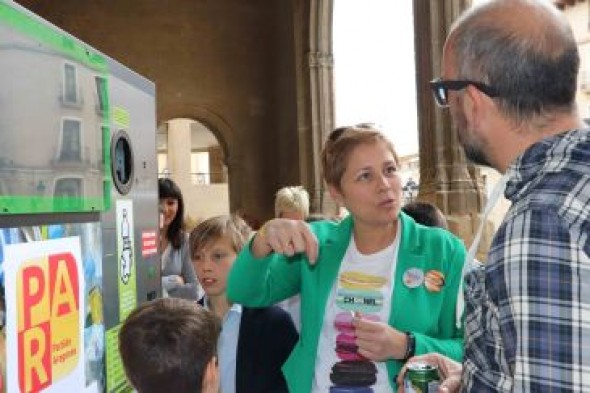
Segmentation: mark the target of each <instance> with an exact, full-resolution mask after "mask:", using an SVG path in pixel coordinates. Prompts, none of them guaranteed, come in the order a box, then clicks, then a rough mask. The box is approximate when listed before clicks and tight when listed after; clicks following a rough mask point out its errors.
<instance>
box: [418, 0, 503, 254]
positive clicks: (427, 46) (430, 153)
mask: <svg viewBox="0 0 590 393" xmlns="http://www.w3.org/2000/svg"><path fill="white" fill-rule="evenodd" d="M470 4H471V1H470V0H443V1H424V0H414V32H415V48H416V83H417V97H418V138H419V152H420V190H419V195H418V199H420V200H425V201H429V202H432V203H435V204H436V205H437V206H438V207H439V208H440V209H441V210H442V211H443V212H444V213H445V215H446V216H447V219H448V221H449V226H450V229H451V230H452V231H453V232H454V233H455V234H457V235H458V236H460V237H461V238H463V239H464V240H465V242H466V244H467V245H469V244H471V241H472V239H473V235H474V233H475V231H476V230H477V226H478V225H479V222H480V219H481V216H480V213H481V211H482V209H483V203H484V202H485V193H484V191H483V190H482V189H481V186H480V185H481V181H480V179H479V177H480V175H479V170H478V169H477V168H476V167H475V166H474V165H473V164H471V163H469V162H468V161H467V160H466V158H465V155H464V153H463V149H462V147H461V145H460V144H459V141H458V139H457V138H458V137H457V130H456V128H455V126H454V125H453V124H452V122H451V116H450V113H449V111H448V110H441V109H440V108H438V107H437V106H436V104H435V102H434V99H433V97H432V93H431V91H430V87H429V84H428V82H429V81H430V80H432V79H434V78H436V77H438V76H439V75H440V70H441V60H442V48H443V45H444V42H445V39H446V36H447V33H448V32H449V30H450V27H451V24H452V23H453V21H454V20H455V19H456V18H457V17H458V16H459V14H460V13H461V12H462V11H463V10H464V9H465V8H467V7H469V6H470ZM486 227H487V230H486V233H484V236H483V239H482V242H481V243H480V252H479V253H478V256H479V258H480V259H485V253H486V250H487V248H488V247H489V240H490V236H491V230H492V229H493V228H490V227H489V225H487V226H486Z"/></svg>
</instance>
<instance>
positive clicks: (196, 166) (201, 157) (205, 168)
mask: <svg viewBox="0 0 590 393" xmlns="http://www.w3.org/2000/svg"><path fill="white" fill-rule="evenodd" d="M191 175H192V183H193V184H210V183H211V179H210V173H209V152H208V151H200V152H192V153H191Z"/></svg>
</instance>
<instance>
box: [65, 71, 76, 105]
mask: <svg viewBox="0 0 590 393" xmlns="http://www.w3.org/2000/svg"><path fill="white" fill-rule="evenodd" d="M63 99H64V102H66V103H68V104H77V103H79V101H78V81H77V74H76V67H75V66H74V65H73V64H71V63H66V64H64V92H63Z"/></svg>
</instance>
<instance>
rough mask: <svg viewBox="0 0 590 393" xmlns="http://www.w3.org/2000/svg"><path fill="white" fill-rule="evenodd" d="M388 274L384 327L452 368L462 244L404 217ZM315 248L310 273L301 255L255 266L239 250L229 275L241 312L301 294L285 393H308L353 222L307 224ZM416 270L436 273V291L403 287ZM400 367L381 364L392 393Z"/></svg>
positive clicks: (458, 338)
mask: <svg viewBox="0 0 590 393" xmlns="http://www.w3.org/2000/svg"><path fill="white" fill-rule="evenodd" d="M399 218H400V220H401V224H402V231H401V236H402V237H401V239H400V245H399V251H398V258H397V265H396V267H395V277H394V280H395V281H394V289H393V296H392V297H393V298H392V299H391V312H390V318H389V325H390V326H393V327H394V328H396V329H398V330H400V331H410V332H412V333H413V334H414V335H415V337H416V355H419V354H423V353H428V352H439V353H442V354H444V355H446V356H449V357H451V358H453V359H455V360H457V361H461V360H462V357H463V327H462V326H460V327H457V326H456V303H457V293H458V290H459V285H460V283H461V271H462V268H463V262H464V259H465V247H464V245H463V242H462V241H461V240H460V239H459V238H457V237H455V236H454V235H452V234H451V233H450V232H448V231H446V230H444V229H439V228H429V227H425V226H422V225H419V224H416V222H415V221H414V220H413V219H412V218H411V217H409V216H407V215H406V214H404V213H400V216H399ZM310 225H311V227H312V230H313V232H314V233H315V235H316V236H317V238H318V241H319V244H320V251H319V257H318V260H317V262H316V264H315V265H314V266H311V265H310V264H309V263H308V261H307V258H306V256H305V255H304V254H298V255H295V256H293V257H291V258H288V257H286V256H284V255H279V254H271V255H269V256H267V257H265V258H260V259H256V258H254V256H252V253H251V252H250V247H249V246H248V247H244V248H243V249H242V252H241V253H240V254H239V255H238V258H237V259H236V261H235V262H234V265H233V267H232V269H231V271H230V274H229V278H228V286H227V294H228V297H229V298H230V299H231V300H232V301H234V302H236V303H239V304H243V305H244V306H247V307H261V306H268V305H271V304H274V303H277V302H279V301H281V300H284V299H286V298H288V297H290V296H293V295H295V294H297V293H300V294H301V334H300V337H299V342H298V343H297V345H296V346H295V348H294V349H293V352H292V353H291V356H290V357H289V359H287V362H286V363H285V364H284V365H283V373H284V374H285V378H286V380H287V384H288V386H289V392H291V393H309V392H310V391H311V387H312V381H313V375H314V370H315V362H316V357H317V348H318V341H319V335H320V331H321V329H322V323H323V321H324V312H325V307H326V302H327V300H328V296H329V294H330V290H331V289H332V286H333V285H334V283H335V281H336V276H337V275H338V271H339V268H340V263H341V261H342V259H343V257H344V254H345V252H346V249H347V247H348V244H349V242H350V238H351V235H352V227H353V221H352V219H351V217H350V216H349V217H347V218H346V219H344V220H343V221H342V222H341V223H338V224H336V223H332V222H328V221H320V222H314V223H312V224H310ZM410 268H418V269H421V270H423V271H424V273H426V272H427V271H429V270H433V269H434V270H438V271H440V272H442V273H443V274H444V276H445V285H444V287H443V289H442V290H441V291H440V292H430V291H428V290H427V289H426V288H425V287H424V285H421V286H420V287H418V288H413V289H412V288H408V287H407V286H406V285H405V284H404V283H403V281H402V279H403V275H404V272H406V271H407V270H408V269H410ZM402 365H403V362H402V361H398V360H388V361H387V371H388V375H389V380H390V382H391V386H392V388H393V389H394V390H393V391H397V390H396V389H397V384H396V382H395V376H396V375H397V373H398V372H399V370H400V368H401V367H402Z"/></svg>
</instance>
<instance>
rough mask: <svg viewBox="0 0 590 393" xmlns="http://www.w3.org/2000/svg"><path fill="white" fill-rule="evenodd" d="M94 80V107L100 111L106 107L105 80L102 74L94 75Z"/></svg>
mask: <svg viewBox="0 0 590 393" xmlns="http://www.w3.org/2000/svg"><path fill="white" fill-rule="evenodd" d="M94 80H95V82H96V97H97V103H96V109H97V110H98V111H99V112H100V113H102V112H104V111H105V110H106V108H107V80H106V79H105V78H103V77H102V76H96V77H95V78H94Z"/></svg>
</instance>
